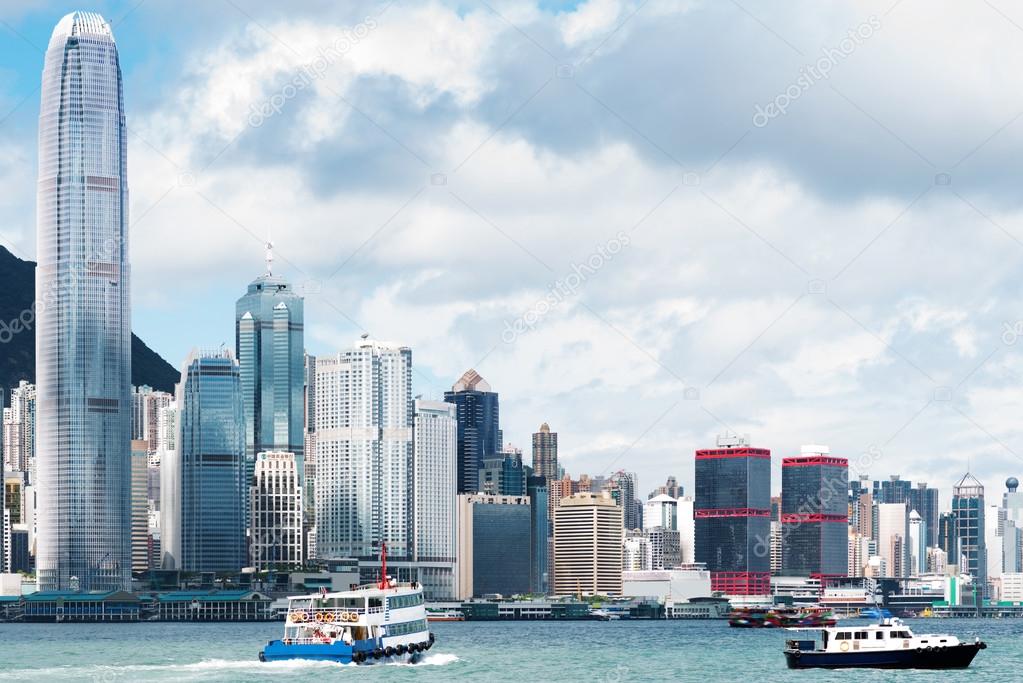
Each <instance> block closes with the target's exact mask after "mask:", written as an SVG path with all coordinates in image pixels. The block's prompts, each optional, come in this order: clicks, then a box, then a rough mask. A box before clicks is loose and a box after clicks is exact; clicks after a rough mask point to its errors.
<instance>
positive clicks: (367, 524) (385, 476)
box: [315, 337, 413, 560]
mask: <svg viewBox="0 0 1023 683" xmlns="http://www.w3.org/2000/svg"><path fill="white" fill-rule="evenodd" d="M412 402H413V397H412V350H411V349H410V348H408V347H407V346H395V345H392V344H386V343H383V342H376V341H373V340H370V339H368V338H366V337H363V339H362V340H361V341H360V342H359V343H358V344H357V345H356V346H355V347H354V348H351V349H348V350H346V351H342V352H341V353H338V354H336V355H333V356H320V357H318V358H317V359H316V493H315V497H316V552H317V556H318V557H319V558H321V559H332V558H342V557H356V558H364V559H375V558H376V557H378V555H379V551H380V544H381V543H382V542H386V543H387V553H388V557H391V558H393V559H395V560H408V559H411V556H412V549H413V548H412V538H411V533H412V529H411V520H412V486H411V484H412V482H411V478H412V423H413V403H412Z"/></svg>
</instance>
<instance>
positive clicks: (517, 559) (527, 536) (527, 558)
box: [459, 495, 532, 597]
mask: <svg viewBox="0 0 1023 683" xmlns="http://www.w3.org/2000/svg"><path fill="white" fill-rule="evenodd" d="M459 498H460V505H462V506H467V507H462V509H461V511H460V512H459V518H460V519H461V520H464V521H466V522H469V524H470V528H468V529H465V531H466V532H469V533H471V540H470V539H465V540H470V543H471V545H470V547H469V548H466V547H465V546H464V543H463V542H462V541H461V540H460V543H459V545H460V546H461V547H460V548H459V551H460V552H459V555H460V556H461V557H462V558H466V557H467V556H468V557H471V558H472V562H471V567H472V595H473V596H474V597H480V596H484V595H490V594H493V593H499V594H501V595H516V594H522V593H528V592H529V590H530V574H531V571H532V552H531V549H530V545H531V542H532V534H531V525H532V509H531V507H532V506H531V505H530V500H529V499H528V498H526V497H525V496H522V497H513V496H484V495H475V496H460V497H459ZM466 513H468V514H466ZM466 550H468V553H466V552H465V551H466Z"/></svg>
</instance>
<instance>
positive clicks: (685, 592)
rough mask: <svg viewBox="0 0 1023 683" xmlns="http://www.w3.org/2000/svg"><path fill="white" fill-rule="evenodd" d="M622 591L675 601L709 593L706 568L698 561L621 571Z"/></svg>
mask: <svg viewBox="0 0 1023 683" xmlns="http://www.w3.org/2000/svg"><path fill="white" fill-rule="evenodd" d="M622 595H623V596H625V597H635V598H656V599H657V600H659V601H662V602H666V601H674V602H676V603H678V602H682V601H685V600H692V599H693V598H708V597H710V595H711V588H710V572H709V571H708V570H707V568H706V567H704V566H702V565H698V564H696V565H684V566H682V567H677V568H675V569H660V570H646V571H630V570H626V571H624V572H622Z"/></svg>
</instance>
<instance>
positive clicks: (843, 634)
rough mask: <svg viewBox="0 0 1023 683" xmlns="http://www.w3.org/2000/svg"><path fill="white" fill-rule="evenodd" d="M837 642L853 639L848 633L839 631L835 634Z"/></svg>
mask: <svg viewBox="0 0 1023 683" xmlns="http://www.w3.org/2000/svg"><path fill="white" fill-rule="evenodd" d="M835 640H852V638H850V637H849V632H848V631H839V632H838V633H836V634H835Z"/></svg>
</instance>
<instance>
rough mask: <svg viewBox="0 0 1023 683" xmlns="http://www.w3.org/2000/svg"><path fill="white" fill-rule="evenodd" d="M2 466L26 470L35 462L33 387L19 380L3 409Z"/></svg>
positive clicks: (34, 396)
mask: <svg viewBox="0 0 1023 683" xmlns="http://www.w3.org/2000/svg"><path fill="white" fill-rule="evenodd" d="M2 413H3V454H4V467H6V468H7V469H10V470H16V471H19V472H29V471H31V469H32V468H33V466H34V464H35V455H36V447H35V434H36V388H35V385H34V384H29V383H28V382H26V381H24V380H22V381H21V382H18V386H16V387H14V388H13V389H11V406H10V407H9V408H4V409H3V411H2Z"/></svg>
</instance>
